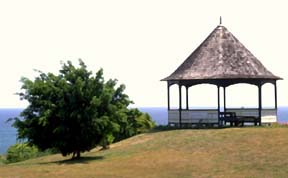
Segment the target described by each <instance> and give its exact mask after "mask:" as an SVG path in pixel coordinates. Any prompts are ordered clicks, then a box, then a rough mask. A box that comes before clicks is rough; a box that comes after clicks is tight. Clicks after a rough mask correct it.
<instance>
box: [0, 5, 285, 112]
mask: <svg viewBox="0 0 288 178" xmlns="http://www.w3.org/2000/svg"><path fill="white" fill-rule="evenodd" d="M287 5H288V4H287V2H285V1H284V0H283V1H280V0H270V1H269V0H267V1H263V0H262V1H260V0H254V1H248V0H243V1H233V2H232V1H231V0H230V1H228V0H220V1H213V0H211V1H209V0H203V1H193V0H189V1H188V0H186V1H184V0H183V1H176V0H169V1H167V0H166V1H164V0H158V1H156V0H146V1H137V0H121V1H117V0H114V1H112V0H105V1H92V0H91V1H87V0H81V1H80V0H74V1H73V0H50V1H41V0H26V1H21V0H10V1H1V2H0V22H1V28H0V49H1V52H0V59H1V61H2V65H1V70H0V82H1V92H0V107H2V108H3V107H5V108H8V107H25V106H27V103H26V102H25V101H20V100H19V97H18V96H17V95H15V94H14V93H16V92H19V91H20V87H21V83H19V80H20V78H21V76H25V77H29V78H33V77H35V73H34V72H33V69H39V70H42V71H46V72H48V71H49V72H55V73H56V72H57V71H58V69H59V68H60V61H61V60H62V61H67V60H71V61H73V62H74V63H75V64H77V61H78V59H79V58H81V59H83V60H84V61H85V63H86V64H87V65H88V67H89V69H90V70H92V71H94V72H96V71H97V70H98V69H99V68H100V67H102V68H103V69H104V74H105V77H106V78H107V79H108V78H117V79H118V80H119V83H124V84H125V85H126V86H127V89H126V93H127V94H128V95H129V96H130V98H131V99H132V100H133V101H134V102H135V106H166V101H167V98H166V96H167V93H166V92H167V91H166V89H167V87H166V83H165V82H160V79H162V78H164V77H166V76H168V75H170V74H171V73H172V72H173V71H174V70H175V69H176V68H177V67H178V66H179V65H180V64H181V63H182V62H183V61H184V60H185V59H186V58H187V57H188V56H189V55H190V54H191V53H192V51H193V50H195V48H196V47H197V46H198V45H199V44H200V43H201V42H202V41H203V40H204V39H205V38H206V37H207V36H208V35H209V33H210V32H211V31H212V30H213V29H214V28H215V27H216V26H217V25H218V24H219V16H222V20H223V25H224V26H226V27H227V28H228V30H229V31H230V32H232V33H233V34H234V35H235V36H236V37H237V38H238V39H239V40H240V41H241V42H242V43H243V44H244V45H245V46H246V47H247V48H248V49H249V50H250V51H251V52H252V53H253V54H254V55H255V56H256V57H257V58H258V59H259V60H260V61H261V62H262V63H263V64H264V65H265V66H266V67H267V68H268V69H269V70H270V71H271V72H272V73H274V74H275V75H278V76H280V77H282V78H284V79H287V78H288V72H287V71H288V70H287V64H288V63H287V59H288V53H287V41H288V33H287V31H288V24H287V17H288V11H287V9H286V7H288V6H287ZM190 90H191V91H190V99H191V101H190V103H191V105H195V106H200V105H205V106H211V105H213V106H214V105H215V106H216V104H217V103H216V100H214V98H216V92H217V90H216V89H215V86H212V85H203V86H197V87H195V88H193V89H190ZM172 91H173V89H172ZM286 91H288V82H286V80H283V81H279V82H278V96H279V97H278V101H279V105H282V106H283V105H286V106H287V105H288V96H287V95H288V94H287V92H286ZM273 94H274V91H273V87H272V85H271V86H269V85H267V86H264V92H263V95H264V99H263V100H264V105H267V106H269V105H273V104H274V96H273ZM227 95H228V96H227V97H228V98H227V99H228V104H229V105H230V106H250V105H255V104H257V89H256V87H253V86H246V85H244V86H242V85H241V86H233V87H231V89H228V91H227ZM173 98H174V99H173ZM172 99H173V102H172V104H173V105H177V92H174V93H173V94H172Z"/></svg>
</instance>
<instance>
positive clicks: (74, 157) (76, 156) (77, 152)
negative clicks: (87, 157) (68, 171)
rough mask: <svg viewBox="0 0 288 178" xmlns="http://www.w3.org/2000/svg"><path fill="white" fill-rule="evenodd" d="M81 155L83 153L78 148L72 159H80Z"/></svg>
mask: <svg viewBox="0 0 288 178" xmlns="http://www.w3.org/2000/svg"><path fill="white" fill-rule="evenodd" d="M80 155H81V153H80V151H78V150H77V151H74V152H73V155H72V159H79V158H80Z"/></svg>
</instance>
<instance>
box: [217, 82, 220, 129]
mask: <svg viewBox="0 0 288 178" xmlns="http://www.w3.org/2000/svg"><path fill="white" fill-rule="evenodd" d="M217 96H218V125H219V126H220V115H219V113H220V86H218V85H217Z"/></svg>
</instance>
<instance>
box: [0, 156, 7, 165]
mask: <svg viewBox="0 0 288 178" xmlns="http://www.w3.org/2000/svg"><path fill="white" fill-rule="evenodd" d="M5 162H6V160H5V157H4V156H3V155H0V165H2V164H5Z"/></svg>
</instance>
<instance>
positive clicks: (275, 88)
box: [274, 81, 278, 110]
mask: <svg viewBox="0 0 288 178" xmlns="http://www.w3.org/2000/svg"><path fill="white" fill-rule="evenodd" d="M274 97H275V109H276V110H277V109H278V104H277V83H276V81H275V83H274Z"/></svg>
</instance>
